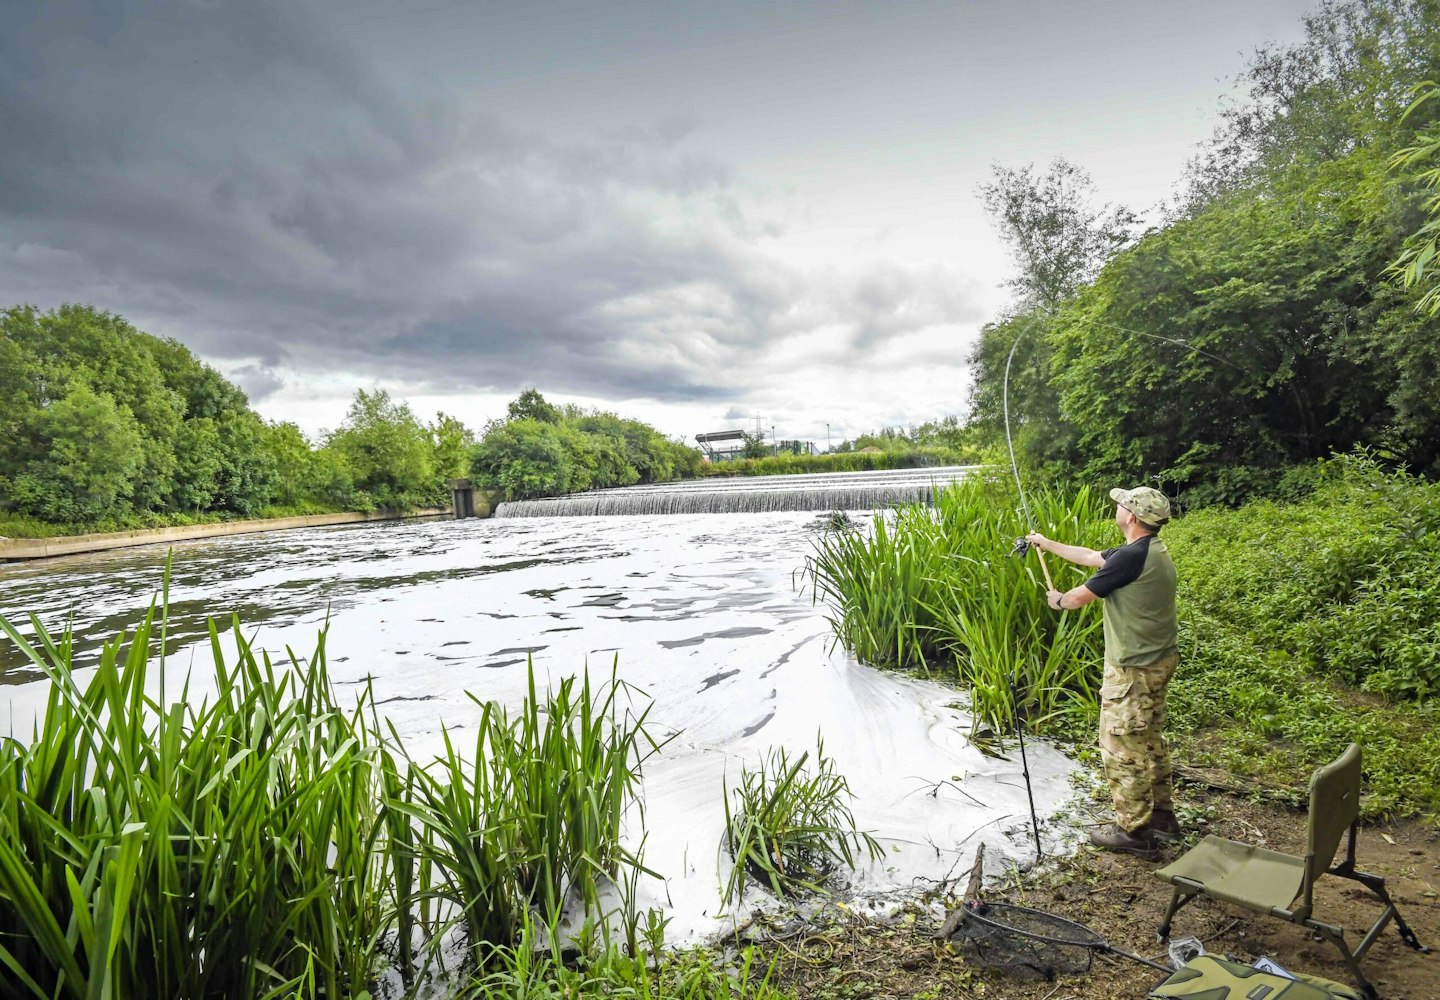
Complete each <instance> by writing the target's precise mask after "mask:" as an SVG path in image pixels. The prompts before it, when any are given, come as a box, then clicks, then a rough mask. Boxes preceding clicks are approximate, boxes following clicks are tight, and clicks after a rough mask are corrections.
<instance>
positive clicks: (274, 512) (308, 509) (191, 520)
mask: <svg viewBox="0 0 1440 1000" xmlns="http://www.w3.org/2000/svg"><path fill="white" fill-rule="evenodd" d="M338 513H341V508H339V507H325V506H322V505H319V504H313V503H308V504H293V505H290V506H269V507H265V508H262V509H261V510H260V511H259V512H258V513H256V514H255V515H254V516H253V517H249V516H245V517H242V516H241V515H239V514H215V513H172V514H158V513H153V512H152V513H134V514H130V515H127V516H125V517H117V518H107V519H106V520H103V521H92V522H88V523H84V524H80V523H74V524H57V523H52V522H50V521H41V520H38V519H37V518H34V517H29V516H26V515H23V514H14V513H4V512H0V538H63V537H65V536H68V535H91V534H100V533H108V532H114V531H139V530H143V529H145V528H174V527H180V526H183V525H188V524H219V523H221V522H223V521H248V520H273V519H275V518H281V517H301V516H305V515H309V514H338Z"/></svg>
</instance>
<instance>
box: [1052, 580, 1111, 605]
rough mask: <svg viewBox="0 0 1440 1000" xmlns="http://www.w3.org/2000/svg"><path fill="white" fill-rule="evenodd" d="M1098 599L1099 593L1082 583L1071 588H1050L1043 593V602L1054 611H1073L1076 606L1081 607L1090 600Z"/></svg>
mask: <svg viewBox="0 0 1440 1000" xmlns="http://www.w3.org/2000/svg"><path fill="white" fill-rule="evenodd" d="M1098 600H1100V595H1099V594H1097V593H1095V591H1093V590H1091V589H1090V588H1089V587H1087V586H1085V584H1083V583H1082V584H1080V586H1078V587H1076V588H1074V589H1073V590H1065V591H1060V590H1052V591H1049V592H1048V593H1046V595H1045V603H1046V604H1048V605H1050V607H1052V608H1054V609H1055V610H1056V611H1074V610H1075V609H1076V608H1083V607H1084V606H1085V605H1087V604H1089V603H1090V602H1091V601H1098Z"/></svg>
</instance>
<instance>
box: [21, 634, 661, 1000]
mask: <svg viewBox="0 0 1440 1000" xmlns="http://www.w3.org/2000/svg"><path fill="white" fill-rule="evenodd" d="M32 622H33V625H34V639H33V641H32V640H28V639H26V638H25V637H24V636H22V635H21V634H20V633H19V631H18V630H17V629H16V628H15V627H14V626H13V625H12V624H11V623H10V622H8V621H6V620H4V619H3V618H0V632H3V634H4V635H5V636H6V637H7V638H8V639H9V641H10V642H12V643H14V644H15V646H16V647H17V648H18V649H19V650H21V651H22V652H23V653H24V655H26V656H27V657H28V658H29V659H30V660H31V661H32V662H33V663H35V664H36V665H37V666H38V667H39V668H40V669H41V670H42V671H43V672H44V674H45V677H46V680H47V681H48V683H49V692H48V697H47V700H46V702H45V705H44V707H43V714H42V715H40V716H39V718H37V721H36V723H35V724H34V727H33V731H32V733H31V735H30V737H29V739H28V740H22V739H20V738H16V737H4V738H0V979H3V980H8V982H9V984H10V986H11V987H13V988H12V989H10V990H8V991H7V992H6V994H5V995H22V996H33V997H45V998H64V1000H70V998H75V1000H80V998H85V1000H107V998H114V997H122V998H123V997H140V996H164V997H183V998H187V1000H188V998H210V997H227V998H228V997H247V998H249V997H256V998H268V997H282V996H284V997H289V996H300V997H320V996H324V997H355V998H358V997H363V996H365V995H366V990H367V989H368V988H370V987H371V985H372V984H373V982H374V980H375V978H376V976H377V974H378V973H379V972H380V970H381V969H382V968H383V967H384V966H386V965H392V966H394V967H397V968H398V970H399V972H400V974H401V975H402V977H403V978H404V979H405V982H406V984H407V986H408V985H410V984H411V983H413V982H414V981H415V980H416V978H417V976H420V975H423V974H427V973H428V972H429V971H431V966H430V965H429V963H430V962H431V961H432V960H433V959H434V957H435V954H436V953H437V952H438V945H439V943H440V935H441V934H443V933H444V932H445V931H447V930H449V929H450V928H452V927H454V926H456V925H457V923H458V924H459V925H460V926H463V927H464V929H465V930H466V932H467V933H468V936H469V941H468V944H469V946H470V949H471V951H472V953H473V954H477V955H478V954H480V953H481V952H482V951H483V950H484V949H483V946H485V945H487V944H489V945H497V946H509V945H511V944H513V943H514V942H515V941H516V940H517V938H518V937H519V936H520V934H521V929H522V928H523V927H524V926H525V924H526V922H527V920H529V919H530V914H531V910H532V909H533V910H534V911H535V912H539V913H543V914H545V915H546V916H547V919H551V920H558V918H559V914H560V911H561V909H562V907H563V905H564V903H565V902H566V900H567V899H577V900H578V901H579V903H580V905H581V906H583V907H584V908H585V909H586V910H587V911H590V910H592V909H593V908H594V907H595V905H596V903H597V901H598V898H599V891H598V890H599V887H600V885H601V883H602V881H604V880H606V879H615V880H616V883H617V890H618V892H619V894H620V895H621V897H622V908H624V909H626V911H627V912H628V911H629V909H630V907H626V906H625V905H624V904H625V903H626V901H625V900H624V899H623V897H624V895H625V893H626V892H627V891H632V892H633V887H634V875H635V872H636V871H637V870H638V869H639V866H640V864H641V862H640V858H639V855H638V851H630V850H627V849H626V848H625V847H623V846H622V845H621V843H620V839H619V837H620V830H621V824H622V821H623V820H624V818H625V816H626V812H627V810H628V809H629V808H630V807H631V803H632V802H633V801H634V799H635V793H636V790H637V783H638V778H639V768H640V764H641V762H642V761H643V760H644V759H645V758H646V757H647V756H648V755H649V754H651V753H654V752H656V751H657V750H658V749H659V746H660V744H658V743H656V742H655V741H654V740H652V739H651V738H650V737H649V735H648V734H647V733H646V730H645V726H644V722H645V717H646V711H641V712H639V713H635V712H633V711H631V709H630V707H629V701H628V700H627V699H626V698H625V697H624V696H623V695H624V693H625V692H626V691H627V690H628V689H626V688H625V686H624V685H623V684H622V683H620V682H619V681H618V680H617V679H616V678H615V676H614V674H613V671H612V676H611V680H610V683H609V684H608V685H606V686H605V687H604V688H603V690H601V691H596V690H595V689H593V688H592V686H591V683H590V681H589V679H588V677H587V678H585V679H584V680H583V681H580V682H577V681H576V680H575V679H574V678H570V679H567V680H564V681H562V682H561V683H560V685H559V686H558V688H557V689H555V690H553V691H548V692H545V694H544V696H543V697H542V696H541V694H540V692H538V691H537V687H536V684H535V679H534V672H533V669H532V671H531V675H530V685H529V690H528V697H527V699H526V700H525V702H524V704H523V705H522V707H521V708H520V709H519V711H518V712H517V713H516V714H515V715H514V716H513V717H512V716H509V715H507V713H505V712H504V711H503V710H501V709H500V708H498V707H496V706H493V705H484V706H482V707H481V725H480V727H479V730H480V733H481V736H480V737H479V738H478V739H477V743H476V745H475V748H474V751H475V752H474V754H473V755H462V754H461V753H460V752H459V751H458V749H457V747H456V746H455V745H454V744H453V743H452V742H450V738H449V734H448V733H447V735H446V753H445V754H444V755H442V757H441V758H440V759H439V760H437V761H435V762H434V763H432V764H429V765H427V766H419V765H416V764H414V763H413V762H412V761H411V759H410V756H409V755H408V754H407V752H406V750H405V747H404V744H403V743H402V742H401V740H400V739H399V737H398V736H397V735H396V734H395V733H394V731H393V729H392V730H390V732H389V735H388V736H385V735H384V734H383V727H382V723H381V720H380V718H379V715H378V712H377V711H376V709H375V705H374V701H373V698H371V696H370V694H369V692H368V690H367V691H365V692H364V693H362V695H361V696H360V697H359V698H358V699H357V701H356V703H355V704H354V705H353V706H352V707H350V708H349V709H345V708H342V707H341V706H340V705H339V703H338V701H337V699H336V696H335V693H334V689H333V687H332V686H331V683H330V679H329V674H328V671H327V667H326V655H325V640H326V633H325V632H324V631H322V632H321V634H320V637H319V640H318V643H317V646H316V649H315V652H314V654H313V655H312V656H311V657H310V658H309V659H308V661H302V660H301V659H300V658H299V657H297V656H296V655H295V653H294V651H292V650H287V653H288V655H289V658H290V661H291V663H293V664H297V665H300V667H299V669H290V668H288V667H285V668H277V667H276V666H275V665H274V664H272V662H271V660H270V658H269V656H268V655H267V654H265V653H264V652H259V651H257V650H255V649H254V648H252V646H251V644H250V643H249V642H248V641H247V640H246V638H245V636H244V635H243V633H242V632H241V629H240V625H239V622H238V620H237V621H235V622H234V623H233V628H232V629H231V631H230V632H229V635H228V639H229V642H228V643H227V642H224V641H222V634H221V633H220V632H219V631H218V630H217V629H216V628H215V626H214V625H213V624H212V625H211V627H210V649H211V651H212V658H213V669H214V684H213V687H214V691H213V693H209V694H207V695H206V696H204V697H203V698H201V697H199V696H198V693H197V694H196V695H195V696H193V697H192V692H191V690H190V687H189V682H188V680H187V681H186V682H184V683H183V684H182V685H181V687H180V690H179V691H178V692H174V691H172V692H170V693H171V694H172V695H174V696H175V701H174V702H173V703H168V702H166V700H165V694H164V692H165V678H164V676H163V672H164V660H163V656H162V657H161V659H160V660H159V663H158V666H159V670H158V671H157V670H156V669H155V667H156V664H155V663H152V660H151V656H150V651H151V647H152V645H157V644H158V645H161V646H162V647H163V641H159V637H158V636H157V635H156V631H157V628H156V627H157V624H161V623H157V620H156V609H155V607H154V606H152V607H151V609H150V611H149V612H148V614H147V615H146V617H145V619H144V621H143V622H142V623H141V624H140V626H139V627H138V628H137V629H136V630H135V632H134V634H133V635H131V636H127V635H125V634H123V633H122V634H121V635H120V636H118V637H117V638H115V639H114V640H113V641H111V642H109V643H107V644H106V645H105V647H104V649H103V651H102V653H101V656H100V662H99V665H98V667H96V668H95V671H94V674H93V675H92V676H91V677H90V678H89V679H88V680H87V681H85V682H84V683H83V684H81V683H80V682H79V681H78V680H77V679H76V677H75V675H74V673H73V672H72V669H71V652H72V647H71V641H70V637H69V635H68V634H65V635H62V636H60V637H58V638H56V637H52V636H51V635H50V634H49V633H48V632H47V631H46V630H45V628H44V626H43V625H42V624H41V623H40V622H39V621H38V620H35V619H33V618H32ZM161 622H163V619H162V620H161ZM161 628H162V629H163V624H161ZM230 645H233V652H232V651H231V650H230V649H228V648H227V646H230ZM154 691H159V692H161V693H160V694H159V695H158V697H157V696H155V695H152V693H151V692H154ZM647 711H648V710H647ZM455 913H459V914H461V917H462V919H461V920H459V921H456V920H455V919H454V917H453V914H455ZM631 930H632V933H631V934H630V938H631V940H632V942H633V941H634V939H635V934H634V933H633V930H634V929H633V928H632V929H631ZM427 943H428V944H429V945H430V946H431V947H430V948H428V949H427V948H425V945H426V944H427ZM417 945H419V947H417Z"/></svg>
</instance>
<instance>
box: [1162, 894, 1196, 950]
mask: <svg viewBox="0 0 1440 1000" xmlns="http://www.w3.org/2000/svg"><path fill="white" fill-rule="evenodd" d="M1197 895H1199V893H1198V892H1186V891H1185V890H1183V889H1180V888H1176V890H1175V892H1174V893H1173V894H1172V895H1171V896H1170V908H1169V909H1168V910H1166V911H1165V918H1164V919H1163V920H1161V921H1160V931H1159V933H1158V934H1157V936H1158V937H1159V938H1160V940H1161V941H1169V940H1170V922H1171V921H1172V920H1174V919H1175V914H1176V913H1177V912H1178V911H1179V909H1180V907H1182V906H1184V905H1185V904H1186V903H1188V902H1190V900H1192V899H1194V898H1195V897H1196V896H1197Z"/></svg>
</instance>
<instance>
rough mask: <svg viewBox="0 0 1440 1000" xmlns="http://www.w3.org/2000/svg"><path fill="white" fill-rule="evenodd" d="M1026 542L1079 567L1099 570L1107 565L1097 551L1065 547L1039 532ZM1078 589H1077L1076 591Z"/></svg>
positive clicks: (1072, 546)
mask: <svg viewBox="0 0 1440 1000" xmlns="http://www.w3.org/2000/svg"><path fill="white" fill-rule="evenodd" d="M1025 541H1027V542H1029V543H1030V544H1031V545H1033V546H1035V547H1036V548H1037V549H1044V550H1045V551H1046V552H1053V553H1055V554H1056V555H1057V556H1059V557H1060V558H1061V559H1064V560H1066V561H1068V562H1072V563H1074V564H1075V565H1077V566H1094V567H1097V568H1098V567H1100V566H1104V565H1105V557H1104V556H1103V555H1102V554H1101V553H1100V552H1098V551H1096V550H1095V549H1087V548H1086V547H1085V546H1083V545H1065V544H1064V543H1062V542H1052V541H1051V540H1050V539H1048V538H1046V537H1045V536H1044V535H1042V534H1040V532H1038V531H1034V532H1031V533H1030V534H1028V535H1026V536H1025ZM1078 589H1079V588H1078V587H1077V588H1076V590H1078ZM1071 593H1074V591H1071ZM1093 600H1095V596H1094V595H1093V594H1092V595H1091V596H1090V601H1093ZM1090 601H1086V602H1085V603H1086V604H1089V603H1090Z"/></svg>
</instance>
